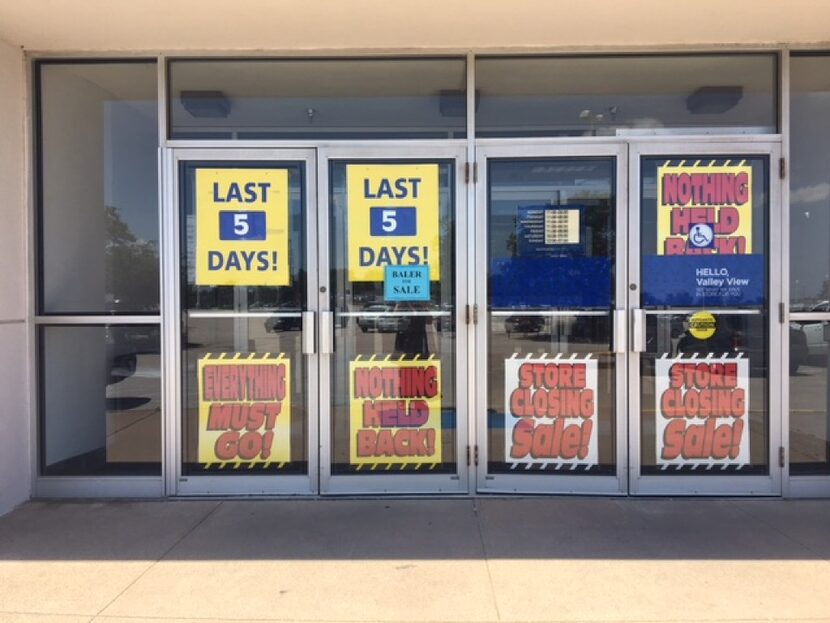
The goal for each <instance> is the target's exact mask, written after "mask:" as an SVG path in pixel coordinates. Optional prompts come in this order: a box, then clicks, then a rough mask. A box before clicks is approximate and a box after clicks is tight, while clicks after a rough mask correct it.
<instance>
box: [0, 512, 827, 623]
mask: <svg viewBox="0 0 830 623" xmlns="http://www.w3.org/2000/svg"><path fill="white" fill-rule="evenodd" d="M770 620H776V621H799V620H801V621H811V622H815V621H830V500H822V501H783V500H752V501H745V500H666V499H660V500H648V499H645V500H644V499H636V500H634V499H619V500H617V499H585V498H533V499H519V498H515V499H499V498H484V499H481V498H479V499H475V500H472V499H464V500H460V499H454V500H435V499H421V500H308V501H293V500H292V501H222V502H219V501H165V502H107V503H59V502H50V503H45V502H36V503H30V504H27V505H25V506H23V507H22V508H20V509H18V510H16V511H15V512H13V513H11V514H9V515H7V516H5V517H3V518H0V621H3V622H5V621H20V622H30V621H54V622H57V621H73V622H74V621H78V622H81V621H107V622H111V623H112V622H124V623H136V622H138V621H155V622H158V621H182V622H184V621H187V622H189V623H193V622H194V621H211V622H216V621H279V622H282V623H285V622H290V621H297V622H299V621H303V622H312V621H321V622H323V621H324V622H326V623H331V622H334V621H350V622H352V621H371V622H376V621H430V622H436V621H770Z"/></svg>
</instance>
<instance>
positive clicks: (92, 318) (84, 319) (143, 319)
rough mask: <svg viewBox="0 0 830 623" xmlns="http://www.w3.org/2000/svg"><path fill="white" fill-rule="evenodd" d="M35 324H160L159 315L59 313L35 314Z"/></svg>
mask: <svg viewBox="0 0 830 623" xmlns="http://www.w3.org/2000/svg"><path fill="white" fill-rule="evenodd" d="M34 321H35V324H36V325H100V326H105V325H135V324H161V316H160V315H154V316H97V315H76V316H72V315H60V316H35V318H34Z"/></svg>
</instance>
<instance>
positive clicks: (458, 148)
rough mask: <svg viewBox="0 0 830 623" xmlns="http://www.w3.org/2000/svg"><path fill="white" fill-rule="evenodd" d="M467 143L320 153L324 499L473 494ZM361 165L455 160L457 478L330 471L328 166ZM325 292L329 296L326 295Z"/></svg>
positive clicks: (348, 147) (351, 147) (350, 147)
mask: <svg viewBox="0 0 830 623" xmlns="http://www.w3.org/2000/svg"><path fill="white" fill-rule="evenodd" d="M466 147H467V142H466V141H440V142H435V143H430V142H427V141H412V142H409V141H394V142H377V143H371V142H362V143H360V144H343V145H340V146H334V145H332V146H328V145H327V146H324V147H320V148H319V149H318V150H317V154H318V161H317V166H318V169H317V184H318V187H317V188H318V189H317V195H318V201H319V205H320V209H319V212H318V215H319V217H318V219H319V229H318V232H319V233H318V236H319V243H318V253H319V264H317V266H318V274H319V275H320V276H321V277H320V280H319V284H318V286H319V287H318V288H317V290H318V299H317V301H316V304H317V309H319V310H320V349H319V351H320V402H319V405H320V409H319V413H320V448H319V458H320V461H319V464H320V493H321V494H323V495H373V494H418V493H424V494H437V493H441V494H446V493H449V494H453V493H454V494H466V493H468V492H469V482H470V474H469V472H470V469H469V468H468V466H467V462H466V461H465V456H466V453H467V447H468V444H469V441H468V440H469V438H470V437H469V426H470V424H471V423H470V419H471V418H469V415H468V414H469V413H470V408H469V405H468V393H469V392H468V388H469V385H468V383H469V382H470V381H469V374H468V370H469V363H468V362H469V359H470V357H471V354H470V352H469V348H468V344H469V338H468V332H469V329H468V327H467V326H466V325H465V324H464V314H463V309H464V305H465V303H466V302H467V301H468V300H469V299H468V291H467V288H468V284H467V266H468V259H467V258H468V252H469V248H468V242H467V239H468V232H467V184H466V182H465V175H464V165H465V163H466ZM348 160H359V161H361V162H367V161H372V160H377V161H378V162H379V163H384V162H386V163H393V162H394V163H397V162H400V163H405V162H406V161H408V160H412V161H418V162H424V161H429V160H436V161H438V160H443V161H447V160H452V161H454V162H455V167H454V175H455V179H454V183H455V187H454V191H455V236H456V239H455V245H456V249H455V257H456V262H455V266H454V270H455V271H456V273H455V274H456V292H455V318H456V348H455V356H456V375H455V377H456V378H455V383H456V397H457V399H456V412H457V413H456V467H457V469H456V473H455V474H454V475H451V474H418V475H406V476H401V475H372V476H367V475H364V474H342V475H333V474H332V470H331V442H332V438H331V399H332V396H331V381H332V359H331V358H332V356H333V355H334V339H333V336H334V327H333V322H334V310H332V309H331V301H330V296H329V292H328V288H329V287H330V283H329V275H330V266H331V263H330V253H329V249H330V248H331V235H332V231H331V228H330V227H329V217H328V215H329V209H328V202H329V197H330V193H329V191H330V188H329V163H330V162H332V161H348ZM324 289H325V291H323V290H324Z"/></svg>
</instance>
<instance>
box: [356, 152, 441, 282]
mask: <svg viewBox="0 0 830 623" xmlns="http://www.w3.org/2000/svg"><path fill="white" fill-rule="evenodd" d="M346 184H347V195H348V199H347V201H348V207H347V211H348V216H347V218H348V231H349V281H383V280H384V275H385V272H384V271H385V269H386V267H387V266H420V265H426V266H429V279H430V281H438V280H439V278H440V275H441V264H440V255H439V232H438V209H439V203H438V165H437V164H395V165H385V164H384V165H376V164H350V165H348V166H347V167H346Z"/></svg>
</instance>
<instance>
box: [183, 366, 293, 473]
mask: <svg viewBox="0 0 830 623" xmlns="http://www.w3.org/2000/svg"><path fill="white" fill-rule="evenodd" d="M198 372H199V382H198V391H199V463H203V464H204V465H205V467H209V466H211V465H216V464H217V463H218V464H224V463H232V464H234V465H240V464H244V465H248V466H249V467H253V465H256V464H259V465H269V464H271V463H277V464H279V463H287V462H290V461H291V362H290V361H289V360H288V359H286V358H285V357H284V356H283V355H282V354H280V355H279V356H278V357H273V356H271V355H264V356H263V355H258V354H251V355H243V354H239V353H230V354H225V353H222V354H219V355H216V356H212V355H209V354H208V355H205V356H204V357H202V358H201V359H199V362H198Z"/></svg>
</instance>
